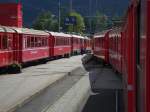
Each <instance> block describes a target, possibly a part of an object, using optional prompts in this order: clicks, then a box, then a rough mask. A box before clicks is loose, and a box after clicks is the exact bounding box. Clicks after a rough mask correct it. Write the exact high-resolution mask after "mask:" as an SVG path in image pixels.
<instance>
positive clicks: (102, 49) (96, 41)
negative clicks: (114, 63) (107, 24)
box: [93, 31, 109, 63]
mask: <svg viewBox="0 0 150 112" xmlns="http://www.w3.org/2000/svg"><path fill="white" fill-rule="evenodd" d="M93 54H94V56H96V57H98V58H101V59H103V60H104V62H106V63H109V31H103V32H101V33H100V34H96V35H94V38H93Z"/></svg>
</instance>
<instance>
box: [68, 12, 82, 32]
mask: <svg viewBox="0 0 150 112" xmlns="http://www.w3.org/2000/svg"><path fill="white" fill-rule="evenodd" d="M68 16H74V17H76V25H68V26H67V31H68V32H77V33H83V30H84V29H85V23H84V18H83V17H82V16H81V15H80V14H79V13H77V12H71V13H69V14H68Z"/></svg>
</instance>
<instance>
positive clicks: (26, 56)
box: [22, 47, 49, 62]
mask: <svg viewBox="0 0 150 112" xmlns="http://www.w3.org/2000/svg"><path fill="white" fill-rule="evenodd" d="M48 57H49V48H48V47H40V48H31V49H23V51H22V62H29V61H35V60H39V59H44V58H48Z"/></svg>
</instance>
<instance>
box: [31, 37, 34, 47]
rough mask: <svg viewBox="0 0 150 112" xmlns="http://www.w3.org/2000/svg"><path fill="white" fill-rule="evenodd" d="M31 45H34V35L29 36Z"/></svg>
mask: <svg viewBox="0 0 150 112" xmlns="http://www.w3.org/2000/svg"><path fill="white" fill-rule="evenodd" d="M31 47H34V37H31Z"/></svg>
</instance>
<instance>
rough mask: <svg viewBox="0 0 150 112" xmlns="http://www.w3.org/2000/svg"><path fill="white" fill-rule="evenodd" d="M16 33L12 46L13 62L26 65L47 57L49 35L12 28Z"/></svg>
mask: <svg viewBox="0 0 150 112" xmlns="http://www.w3.org/2000/svg"><path fill="white" fill-rule="evenodd" d="M12 29H13V30H14V31H16V35H15V41H14V45H15V46H16V48H15V50H17V52H16V53H14V55H15V56H14V57H15V61H18V62H19V63H26V62H31V61H35V60H40V59H46V58H48V57H49V45H48V39H49V33H46V32H45V31H41V30H33V29H27V28H15V27H13V28H12Z"/></svg>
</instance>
